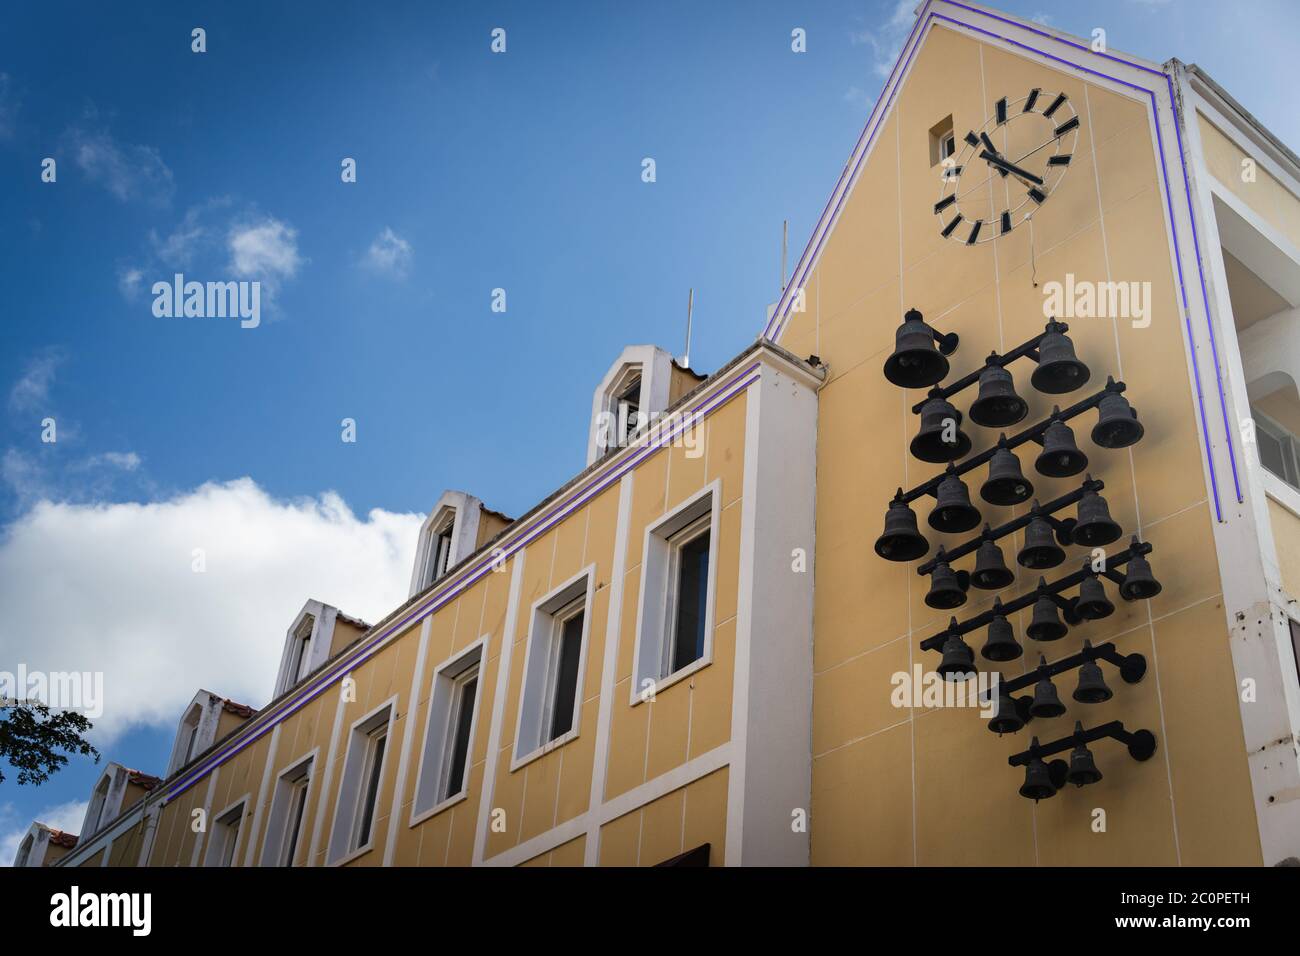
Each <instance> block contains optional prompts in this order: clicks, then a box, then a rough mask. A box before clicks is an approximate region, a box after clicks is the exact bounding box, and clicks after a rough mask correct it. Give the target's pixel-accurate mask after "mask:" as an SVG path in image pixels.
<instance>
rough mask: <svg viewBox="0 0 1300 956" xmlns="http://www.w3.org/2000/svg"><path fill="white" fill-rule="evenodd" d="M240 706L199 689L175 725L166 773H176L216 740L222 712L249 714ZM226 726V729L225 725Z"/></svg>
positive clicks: (244, 715) (241, 715)
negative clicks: (173, 739) (242, 710)
mask: <svg viewBox="0 0 1300 956" xmlns="http://www.w3.org/2000/svg"><path fill="white" fill-rule="evenodd" d="M241 707H242V705H240V704H236V703H235V702H234V701H228V700H226V699H224V698H223V697H221V696H219V695H217V694H214V693H212V692H211V691H207V690H200V691H199V692H198V693H197V694H195V695H194V697H193V699H191V700H190V702H189V705H188V706H187V707H186V708H185V710H184V712H183V715H182V716H181V720H180V723H179V724H178V725H177V728H176V739H175V741H174V742H173V743H172V753H171V757H170V758H169V759H168V761H167V775H168V776H170V775H171V774H173V773H175V772H176V771H177V770H180V769H181V768H182V767H184V766H187V765H189V764H191V763H193V762H194V761H195V760H196V759H197V758H198V757H200V756H202V754H203V752H204V751H205V750H207V749H208V748H209V747H211V746H212V745H213V744H214V743H216V741H217V735H218V732H219V730H220V729H221V715H222V713H223V710H224V711H225V712H227V713H230V714H233V715H237V716H240V717H244V718H245V719H246V718H247V717H248V716H251V715H252V711H251V708H250V709H249V712H248V714H242V713H240V708H241ZM227 729H229V728H227Z"/></svg>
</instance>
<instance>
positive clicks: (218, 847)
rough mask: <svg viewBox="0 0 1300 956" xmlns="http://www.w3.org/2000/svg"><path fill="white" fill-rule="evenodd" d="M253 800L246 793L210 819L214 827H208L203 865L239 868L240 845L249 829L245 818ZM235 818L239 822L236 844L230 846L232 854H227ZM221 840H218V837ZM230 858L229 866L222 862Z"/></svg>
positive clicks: (236, 831)
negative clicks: (231, 822) (232, 820)
mask: <svg viewBox="0 0 1300 956" xmlns="http://www.w3.org/2000/svg"><path fill="white" fill-rule="evenodd" d="M250 799H252V794H251V793H246V794H244V795H243V796H242V797H240V798H239V799H238V800H236V801H235V802H234V803H232V804H230V805H229V806H228V807H226V808H225V809H224V810H222V811H221V812H220V813H216V814H213V815H212V817H211V818H210V819H211V821H212V825H211V826H210V827H208V845H207V848H206V849H205V850H204V852H203V865H204V866H212V867H225V866H231V867H234V866H238V865H239V849H240V844H241V843H242V842H243V840H244V832H245V831H246V830H247V829H248V827H247V826H245V825H244V824H245V820H244V817H245V816H246V815H247V811H248V801H249V800H250ZM232 816H233V817H235V818H236V820H237V821H238V822H237V824H236V825H235V839H234V844H233V845H232V846H230V852H229V853H228V854H227V853H226V847H227V841H228V839H229V829H230V826H231V824H230V822H228V821H229V818H230V817H232ZM218 836H220V837H221V839H220V840H218V839H217V837H218ZM226 857H229V859H230V862H229V864H227V863H224V862H222V861H223V859H225V858H226Z"/></svg>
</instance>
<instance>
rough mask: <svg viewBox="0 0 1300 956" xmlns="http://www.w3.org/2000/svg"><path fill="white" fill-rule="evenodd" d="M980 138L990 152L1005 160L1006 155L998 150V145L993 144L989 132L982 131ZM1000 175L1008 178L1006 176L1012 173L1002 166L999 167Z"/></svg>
mask: <svg viewBox="0 0 1300 956" xmlns="http://www.w3.org/2000/svg"><path fill="white" fill-rule="evenodd" d="M979 138H980V142H982V143H983V144H984V146H985V148H986V149H987V150H988V151H989V152H990V153H992V154H993V155H994V156H996V157H997V158H998V159H1002V160H1005V159H1006V157H1005V156H1003V155H1002V154H1001V153H1000V152H998V148H997V147H996V146H994V145H993V140H991V139H989V134H988V133H984V132H981V133H980V136H979ZM998 175H1000V176H1001V177H1002V178H1003V179H1006V178H1007V177H1008V176H1009V175H1011V174H1010V173H1008V172H1007V171H1006V170H1005V169H1001V168H999V169H998Z"/></svg>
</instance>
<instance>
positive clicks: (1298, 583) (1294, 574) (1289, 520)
mask: <svg viewBox="0 0 1300 956" xmlns="http://www.w3.org/2000/svg"><path fill="white" fill-rule="evenodd" d="M1268 517H1269V521H1270V522H1271V523H1272V525H1273V542H1274V546H1275V547H1276V548H1277V563H1278V566H1279V567H1280V569H1281V571H1282V587H1284V588H1286V590H1287V593H1288V594H1292V595H1296V594H1300V517H1297V516H1296V515H1295V514H1294V513H1293V512H1292V511H1291V510H1290V509H1288V508H1286V507H1284V506H1282V505H1280V504H1278V503H1277V502H1276V501H1274V500H1273V499H1272V498H1270V499H1268Z"/></svg>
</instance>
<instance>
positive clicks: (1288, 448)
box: [1251, 409, 1300, 488]
mask: <svg viewBox="0 0 1300 956" xmlns="http://www.w3.org/2000/svg"><path fill="white" fill-rule="evenodd" d="M1251 414H1252V416H1253V417H1254V419H1255V441H1256V443H1257V445H1258V446H1259V461H1260V464H1262V465H1263V466H1264V467H1265V468H1267V469H1268V470H1269V471H1270V472H1272V473H1273V474H1274V475H1276V476H1277V477H1279V478H1281V479H1282V480H1283V481H1285V482H1286V483H1287V484H1288V485H1290V486H1291V487H1292V488H1300V467H1297V464H1296V461H1297V458H1296V438H1295V436H1294V435H1292V434H1291V433H1290V432H1288V431H1287V430H1286V429H1285V428H1283V427H1282V426H1281V425H1279V424H1278V423H1277V422H1275V421H1273V419H1271V418H1269V417H1267V416H1265V415H1263V414H1261V413H1260V412H1258V411H1256V410H1254V409H1251Z"/></svg>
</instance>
